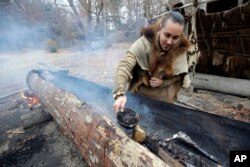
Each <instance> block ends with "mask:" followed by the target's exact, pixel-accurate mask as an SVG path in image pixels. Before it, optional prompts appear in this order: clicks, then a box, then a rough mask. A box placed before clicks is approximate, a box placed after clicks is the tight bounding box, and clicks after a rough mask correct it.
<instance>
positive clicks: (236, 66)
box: [195, 0, 250, 79]
mask: <svg viewBox="0 0 250 167" xmlns="http://www.w3.org/2000/svg"><path fill="white" fill-rule="evenodd" d="M195 15H196V20H195V24H196V33H197V43H198V49H199V51H200V56H199V59H198V63H197V66H196V67H197V68H196V72H200V73H206V74H213V75H219V76H226V77H233V78H241V79H250V38H249V37H250V2H249V1H248V0H244V1H241V2H240V1H238V0H232V1H226V0H220V1H216V2H212V3H208V4H207V9H206V12H205V11H204V10H202V9H198V10H197V11H196V13H195Z"/></svg>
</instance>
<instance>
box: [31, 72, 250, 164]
mask: <svg viewBox="0 0 250 167" xmlns="http://www.w3.org/2000/svg"><path fill="white" fill-rule="evenodd" d="M27 83H28V85H29V87H30V88H31V89H32V90H33V91H34V92H35V94H36V95H38V96H39V97H40V100H41V103H42V104H43V106H44V107H45V108H46V109H47V110H48V111H49V112H50V113H51V114H52V116H53V117H54V119H55V120H57V122H58V123H59V124H60V125H61V127H62V128H63V129H64V131H66V132H67V133H68V135H69V136H70V137H71V138H72V139H73V140H74V141H75V142H76V143H77V145H78V148H79V149H80V150H81V152H82V154H83V156H84V157H85V159H86V160H87V161H89V163H91V165H92V166H96V165H97V166H98V165H100V166H157V167H158V166H166V165H167V164H164V163H163V162H162V161H161V160H160V159H159V158H158V157H156V156H155V155H154V154H152V153H151V152H149V151H148V150H147V149H146V148H144V147H142V146H141V145H140V144H138V143H135V142H133V141H131V140H130V139H129V138H128V137H127V135H126V134H125V133H123V131H122V130H121V129H120V128H119V127H118V124H117V120H116V114H115V112H114V111H112V104H113V102H114V100H113V98H112V90H110V89H108V88H106V87H103V86H100V85H98V84H95V83H93V82H89V81H86V80H83V79H78V78H75V77H72V76H69V75H67V74H60V73H56V72H48V71H31V72H30V73H29V75H28V78H27ZM126 95H127V97H128V101H127V104H126V107H128V108H131V109H133V110H135V111H137V112H138V113H139V114H140V121H139V124H140V125H141V126H142V127H143V128H144V129H145V130H146V132H147V133H148V134H149V135H151V134H156V135H158V136H159V137H161V138H163V139H164V138H167V137H171V136H172V135H173V134H175V133H177V132H179V131H182V132H185V133H186V134H187V135H188V136H189V137H190V138H191V139H192V140H193V141H194V142H195V143H196V144H197V145H198V146H199V147H200V148H201V149H202V150H204V151H205V152H206V153H207V154H209V155H211V156H213V157H214V160H215V161H216V162H218V163H219V164H221V165H223V166H229V152H230V151H231V150H249V149H250V142H249V138H250V124H249V123H245V122H240V121H236V120H232V119H229V118H225V117H222V116H218V115H214V114H210V113H206V112H202V111H198V110H193V109H188V108H184V107H180V106H176V105H174V104H168V103H165V102H161V101H156V100H152V99H148V98H145V97H142V96H140V95H132V94H129V93H128V94H126ZM86 103H87V104H86ZM93 106H94V107H93Z"/></svg>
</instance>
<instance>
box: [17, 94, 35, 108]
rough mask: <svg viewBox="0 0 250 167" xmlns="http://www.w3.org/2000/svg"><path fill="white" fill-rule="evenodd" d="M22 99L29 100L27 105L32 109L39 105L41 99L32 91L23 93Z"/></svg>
mask: <svg viewBox="0 0 250 167" xmlns="http://www.w3.org/2000/svg"><path fill="white" fill-rule="evenodd" d="M21 97H22V98H23V99H25V100H27V104H28V106H29V107H30V108H32V107H34V106H35V105H37V104H38V103H39V97H38V96H36V95H34V93H33V92H32V91H31V90H26V91H21Z"/></svg>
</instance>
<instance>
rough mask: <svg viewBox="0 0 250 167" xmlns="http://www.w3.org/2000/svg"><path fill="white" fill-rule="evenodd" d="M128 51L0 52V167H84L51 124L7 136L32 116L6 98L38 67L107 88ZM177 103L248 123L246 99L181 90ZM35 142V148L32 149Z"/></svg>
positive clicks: (16, 99) (121, 48)
mask: <svg viewBox="0 0 250 167" xmlns="http://www.w3.org/2000/svg"><path fill="white" fill-rule="evenodd" d="M128 47H129V44H116V45H113V46H112V47H110V48H107V49H105V50H104V49H100V50H95V51H85V52H84V51H72V50H60V51H59V52H58V53H47V52H45V51H42V50H26V51H22V52H18V53H0V66H1V69H0V77H1V82H0V126H1V128H0V166H86V163H85V162H84V160H83V159H82V158H81V156H80V154H79V152H78V151H77V149H76V148H75V146H74V144H72V143H71V142H70V141H69V140H68V139H67V138H66V137H65V136H64V135H63V134H62V132H61V131H60V130H59V127H58V126H57V125H56V124H55V123H54V122H53V121H51V122H48V123H45V124H42V125H39V127H34V128H31V129H28V130H27V131H25V133H24V134H8V133H6V132H7V131H8V130H10V129H13V128H16V127H18V126H19V125H20V124H19V123H20V115H21V114H24V113H27V112H31V111H30V110H29V109H28V108H27V107H25V103H24V102H23V100H22V99H20V97H19V95H18V94H13V95H11V96H8V97H6V95H8V94H12V93H13V92H20V90H21V89H25V88H27V86H26V81H25V80H26V76H27V74H28V72H29V71H30V70H31V69H34V68H36V67H37V66H36V64H37V63H38V62H43V63H47V64H52V65H55V66H57V67H62V68H65V69H68V70H69V72H70V74H71V75H74V76H76V77H78V78H84V79H88V80H91V81H94V82H97V83H99V84H102V85H104V86H107V87H112V86H113V80H114V75H115V70H116V66H117V63H118V62H119V60H121V58H122V57H123V55H124V54H125V52H126V50H127V48H128ZM178 99H179V100H178V103H177V104H178V105H184V106H187V107H191V108H196V109H200V110H203V111H205V112H210V113H213V114H218V115H222V116H225V117H229V118H232V119H237V120H240V121H245V122H250V101H249V99H248V98H241V97H236V96H230V95H224V94H220V93H215V92H209V91H198V92H192V93H190V92H189V91H184V90H182V91H181V92H180V93H179V95H178ZM22 141H24V142H22ZM25 143H26V144H27V145H29V147H28V149H30V150H28V153H27V152H25V151H24V150H25V149H27V145H25ZM34 143H35V147H32V146H33V145H34ZM12 146H13V147H12ZM23 149H24V150H23ZM31 150H33V151H31ZM34 150H35V151H34ZM26 154H27V156H26ZM13 157H18V158H16V159H13ZM12 161H13V163H12V164H9V163H10V162H12ZM1 163H2V164H1ZM17 164H18V165H17Z"/></svg>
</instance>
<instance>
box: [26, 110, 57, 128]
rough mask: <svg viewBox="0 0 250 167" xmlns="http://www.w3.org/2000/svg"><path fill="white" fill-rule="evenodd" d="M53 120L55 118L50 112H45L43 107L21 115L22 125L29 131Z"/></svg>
mask: <svg viewBox="0 0 250 167" xmlns="http://www.w3.org/2000/svg"><path fill="white" fill-rule="evenodd" d="M52 119H53V118H52V116H51V115H50V113H49V112H47V111H44V110H43V109H42V108H41V107H38V108H34V109H33V110H32V111H31V112H30V113H27V114H24V115H21V124H22V127H23V129H27V128H31V127H33V126H35V125H39V124H42V123H44V122H47V121H50V120H52Z"/></svg>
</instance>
